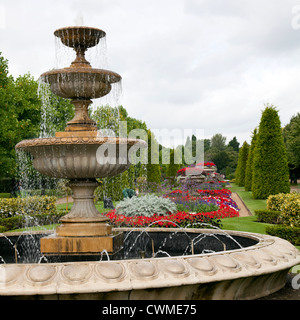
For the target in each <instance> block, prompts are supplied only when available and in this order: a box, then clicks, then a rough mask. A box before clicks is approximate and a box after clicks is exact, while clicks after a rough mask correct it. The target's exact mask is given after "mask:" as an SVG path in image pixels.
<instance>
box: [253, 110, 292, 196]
mask: <svg viewBox="0 0 300 320" xmlns="http://www.w3.org/2000/svg"><path fill="white" fill-rule="evenodd" d="M289 191H290V186H289V170H288V160H287V152H286V148H285V145H284V142H283V136H282V130H281V124H280V119H279V116H278V111H277V110H276V109H275V108H274V107H273V106H269V105H267V106H266V108H265V110H264V111H263V112H262V116H261V120H260V124H259V130H258V135H257V141H256V147H255V149H254V158H253V180H252V194H253V197H254V198H255V199H266V198H267V197H268V196H269V195H274V194H277V193H288V192H289Z"/></svg>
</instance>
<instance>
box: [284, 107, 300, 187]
mask: <svg viewBox="0 0 300 320" xmlns="http://www.w3.org/2000/svg"><path fill="white" fill-rule="evenodd" d="M283 139H284V143H285V146H286V149H287V156H288V163H289V168H290V178H291V180H292V182H294V183H297V179H299V178H300V113H297V114H296V115H295V116H293V117H292V118H291V120H290V122H289V123H288V124H287V125H286V126H285V127H284V128H283Z"/></svg>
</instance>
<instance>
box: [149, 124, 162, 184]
mask: <svg viewBox="0 0 300 320" xmlns="http://www.w3.org/2000/svg"><path fill="white" fill-rule="evenodd" d="M158 150H159V149H158V142H157V141H156V139H155V136H154V134H153V133H152V132H151V130H148V163H147V181H148V182H150V184H153V187H154V188H155V185H158V184H160V177H161V172H160V165H159V151H158Z"/></svg>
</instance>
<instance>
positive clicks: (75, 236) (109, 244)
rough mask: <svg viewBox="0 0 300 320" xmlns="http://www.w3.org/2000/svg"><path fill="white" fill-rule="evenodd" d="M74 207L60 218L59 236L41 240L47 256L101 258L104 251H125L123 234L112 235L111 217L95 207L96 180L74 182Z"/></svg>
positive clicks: (72, 183)
mask: <svg viewBox="0 0 300 320" xmlns="http://www.w3.org/2000/svg"><path fill="white" fill-rule="evenodd" d="M69 186H70V188H71V189H72V191H73V200H74V205H73V207H72V209H71V211H70V212H69V213H68V214H67V215H65V216H64V217H63V218H61V219H60V221H61V223H62V224H61V225H59V226H58V227H57V228H56V236H55V237H45V238H42V239H41V241H40V250H41V252H42V253H43V254H44V255H46V256H47V255H67V254H72V255H74V254H77V255H82V254H89V255H99V253H101V252H102V251H103V250H106V251H107V252H108V253H110V254H112V253H115V252H118V251H119V250H120V249H121V248H122V243H123V234H122V233H116V234H112V227H111V226H110V225H109V224H107V221H109V219H108V218H106V217H104V216H102V215H101V214H100V213H99V212H98V210H97V209H96V207H95V204H94V190H95V188H96V187H97V186H98V182H97V181H96V180H95V179H84V180H71V181H70V182H69Z"/></svg>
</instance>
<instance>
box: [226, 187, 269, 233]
mask: <svg viewBox="0 0 300 320" xmlns="http://www.w3.org/2000/svg"><path fill="white" fill-rule="evenodd" d="M230 185H231V187H230V190H231V191H232V192H236V193H237V194H238V195H239V196H240V197H241V198H242V200H243V201H244V203H245V205H246V206H247V208H248V209H249V210H250V211H251V213H252V216H248V217H237V218H224V219H222V225H223V228H222V229H225V230H237V231H246V232H254V233H261V234H266V226H268V225H270V224H268V223H261V222H256V217H255V212H254V211H255V210H264V209H266V208H267V201H266V200H260V199H253V197H252V192H251V191H245V189H244V187H239V186H238V185H236V184H235V183H231V184H230Z"/></svg>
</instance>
